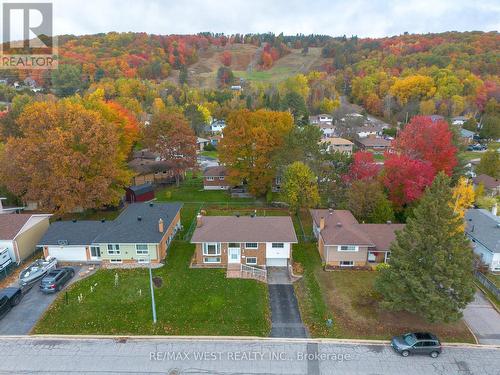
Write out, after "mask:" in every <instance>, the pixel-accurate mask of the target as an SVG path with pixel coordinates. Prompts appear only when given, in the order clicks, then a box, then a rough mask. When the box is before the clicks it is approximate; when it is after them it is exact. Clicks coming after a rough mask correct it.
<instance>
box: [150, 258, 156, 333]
mask: <svg viewBox="0 0 500 375" xmlns="http://www.w3.org/2000/svg"><path fill="white" fill-rule="evenodd" d="M149 286H150V287H151V307H152V308H153V323H154V324H156V304H155V291H154V288H153V273H152V272H151V258H149Z"/></svg>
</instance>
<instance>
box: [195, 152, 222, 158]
mask: <svg viewBox="0 0 500 375" xmlns="http://www.w3.org/2000/svg"><path fill="white" fill-rule="evenodd" d="M200 155H203V156H206V157H208V158H214V159H218V158H219V152H218V151H217V150H214V151H201V152H200Z"/></svg>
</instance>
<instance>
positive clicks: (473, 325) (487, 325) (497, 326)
mask: <svg viewBox="0 0 500 375" xmlns="http://www.w3.org/2000/svg"><path fill="white" fill-rule="evenodd" d="M464 320H465V321H466V322H467V324H468V325H469V327H470V329H471V330H472V332H474V334H475V335H476V337H477V339H478V341H479V343H480V344H492V345H500V314H499V313H498V311H497V310H495V308H494V307H493V306H491V303H490V302H489V301H488V300H487V299H486V297H485V296H484V295H483V293H482V292H479V291H477V292H476V294H475V295H474V300H473V301H472V302H471V303H469V304H468V305H467V307H466V308H465V310H464Z"/></svg>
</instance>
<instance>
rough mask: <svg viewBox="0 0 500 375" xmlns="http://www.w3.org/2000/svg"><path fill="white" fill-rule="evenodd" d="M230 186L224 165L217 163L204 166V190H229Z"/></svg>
mask: <svg viewBox="0 0 500 375" xmlns="http://www.w3.org/2000/svg"><path fill="white" fill-rule="evenodd" d="M230 187H231V186H230V185H229V182H228V181H227V170H226V167H224V166H222V165H218V166H216V167H207V168H205V170H204V171H203V189H204V190H229V188H230Z"/></svg>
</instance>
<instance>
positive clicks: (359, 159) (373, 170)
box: [344, 151, 381, 182]
mask: <svg viewBox="0 0 500 375" xmlns="http://www.w3.org/2000/svg"><path fill="white" fill-rule="evenodd" d="M380 169H381V168H380V166H379V165H377V164H376V163H375V160H374V158H373V154H372V153H371V152H366V151H358V152H355V153H354V155H353V162H352V164H351V167H350V168H349V173H347V174H346V175H344V181H347V182H352V181H356V180H369V179H372V178H374V177H376V176H377V175H378V174H379V172H380Z"/></svg>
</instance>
